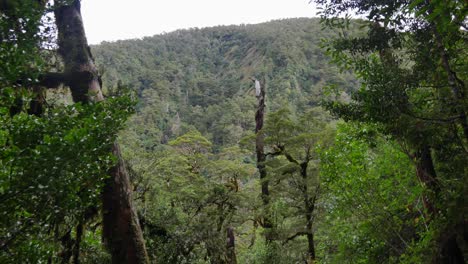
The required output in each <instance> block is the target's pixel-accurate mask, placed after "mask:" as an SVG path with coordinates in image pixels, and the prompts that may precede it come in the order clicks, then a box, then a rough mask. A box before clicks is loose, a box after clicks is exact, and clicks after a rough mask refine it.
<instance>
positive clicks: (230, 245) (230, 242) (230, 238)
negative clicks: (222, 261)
mask: <svg viewBox="0 0 468 264" xmlns="http://www.w3.org/2000/svg"><path fill="white" fill-rule="evenodd" d="M226 235H227V240H226V241H227V243H226V251H227V253H226V255H227V256H226V257H227V264H237V256H236V237H235V236H234V229H233V228H232V227H228V228H227V229H226Z"/></svg>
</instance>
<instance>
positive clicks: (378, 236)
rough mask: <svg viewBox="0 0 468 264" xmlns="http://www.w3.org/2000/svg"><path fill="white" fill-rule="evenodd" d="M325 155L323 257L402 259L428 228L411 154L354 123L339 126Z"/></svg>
mask: <svg viewBox="0 0 468 264" xmlns="http://www.w3.org/2000/svg"><path fill="white" fill-rule="evenodd" d="M321 156H322V163H321V166H320V167H321V172H322V174H321V175H322V181H323V184H324V189H325V190H326V192H325V196H324V197H323V198H322V201H323V205H322V206H323V210H325V211H327V212H328V214H327V215H326V216H325V219H324V220H323V222H322V223H321V226H320V227H321V228H319V229H318V230H319V234H318V235H319V237H318V240H319V241H320V242H324V243H320V242H319V243H318V245H321V246H320V250H321V251H322V254H320V255H321V256H323V262H324V263H387V262H388V263H399V261H398V260H399V257H400V256H401V255H403V254H404V253H405V252H407V251H409V250H410V249H411V246H412V243H413V238H414V237H415V233H416V234H418V236H420V235H424V233H425V232H428V230H427V228H428V227H427V226H425V225H426V224H425V221H426V219H425V215H424V213H423V212H424V210H425V209H424V208H423V205H422V203H423V202H422V196H421V195H422V187H421V185H420V184H419V182H418V181H417V180H416V178H415V177H414V176H413V174H414V169H413V168H412V166H413V165H412V164H411V162H410V161H409V159H408V157H407V156H406V154H405V153H403V152H402V150H401V148H400V146H398V145H397V144H396V143H395V142H394V141H393V140H391V139H388V138H385V137H383V136H382V135H380V134H379V133H378V132H376V129H375V127H372V126H365V125H362V124H360V125H359V124H353V123H350V124H340V125H339V127H338V132H337V136H336V139H335V144H334V146H333V147H331V148H328V149H324V150H323V151H322V154H321ZM332 241H334V242H332ZM330 242H332V243H330ZM337 249H338V250H337ZM335 250H337V252H336V253H333V252H334V251H335Z"/></svg>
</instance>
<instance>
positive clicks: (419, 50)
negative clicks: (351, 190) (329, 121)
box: [315, 0, 468, 263]
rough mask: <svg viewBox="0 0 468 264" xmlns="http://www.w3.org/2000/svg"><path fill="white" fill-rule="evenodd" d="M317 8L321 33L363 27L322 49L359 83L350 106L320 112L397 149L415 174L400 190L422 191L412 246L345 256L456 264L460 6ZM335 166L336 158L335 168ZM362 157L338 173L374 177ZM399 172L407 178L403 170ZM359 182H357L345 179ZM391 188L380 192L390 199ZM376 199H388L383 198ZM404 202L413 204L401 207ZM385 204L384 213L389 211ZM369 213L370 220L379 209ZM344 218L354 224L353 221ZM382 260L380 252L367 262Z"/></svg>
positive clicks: (461, 137) (467, 132)
mask: <svg viewBox="0 0 468 264" xmlns="http://www.w3.org/2000/svg"><path fill="white" fill-rule="evenodd" d="M315 2H317V3H318V4H319V5H320V7H321V8H322V18H323V22H324V25H325V26H326V27H331V28H335V29H337V30H340V31H342V32H344V33H345V32H346V30H347V29H349V28H351V27H350V23H349V22H350V20H349V16H348V17H346V15H349V14H359V15H361V16H362V17H365V18H366V20H365V21H362V22H361V23H362V24H363V25H364V26H365V29H366V30H367V32H366V33H365V34H363V35H360V36H350V35H347V34H341V35H340V36H339V37H338V38H336V39H332V40H329V41H328V43H326V44H325V46H326V47H327V50H328V53H329V55H331V57H332V60H333V61H334V62H335V63H337V64H338V65H340V66H341V67H342V68H343V69H346V70H347V69H352V70H354V71H355V72H356V73H357V75H358V77H359V78H360V80H361V81H362V86H361V88H360V89H359V90H357V91H356V92H354V93H353V94H352V100H351V101H350V102H343V101H341V102H340V101H337V100H333V101H327V102H326V103H325V104H326V106H327V108H328V109H329V110H330V111H331V112H332V113H334V114H335V115H336V116H338V117H341V118H343V119H345V120H346V121H358V122H359V126H358V127H360V129H361V130H363V129H367V128H368V126H369V125H370V126H371V127H373V128H374V130H376V132H381V133H383V134H384V135H387V136H388V137H389V138H391V141H392V142H396V143H398V145H400V146H401V149H402V150H403V151H404V152H405V154H406V155H407V156H408V158H409V160H411V161H413V162H414V167H415V170H414V172H413V175H411V174H408V175H406V176H405V178H402V179H401V180H400V182H402V183H405V184H404V186H408V184H409V180H410V179H411V178H414V179H418V180H419V181H420V182H421V185H422V187H423V188H422V191H421V190H419V189H417V188H416V189H415V188H409V189H408V194H411V195H415V194H419V193H421V192H422V194H421V196H422V197H423V198H422V199H423V200H424V205H425V206H424V207H425V208H424V210H422V209H420V210H421V211H424V214H426V219H424V220H422V219H421V217H420V216H418V215H409V216H408V217H409V219H406V221H410V220H411V219H412V221H422V222H424V223H425V224H426V225H427V226H428V227H427V229H426V230H423V231H424V232H423V231H421V230H419V229H418V228H416V231H417V232H416V233H415V234H414V235H413V238H412V240H411V242H412V243H407V242H408V241H407V240H408V238H405V237H404V236H403V237H402V239H401V240H402V242H401V243H400V244H399V246H402V245H404V246H402V248H398V247H395V245H392V243H389V242H388V241H387V240H386V239H385V238H383V237H379V238H374V239H373V240H371V242H370V243H368V244H365V240H363V241H360V240H358V242H357V244H360V245H361V246H360V249H365V248H366V247H365V246H364V245H369V246H371V247H372V248H368V250H367V251H364V252H363V253H362V254H361V253H359V254H351V253H350V255H349V256H353V257H354V256H356V257H358V258H360V259H361V260H360V261H362V262H368V261H371V262H372V261H379V262H380V263H381V262H382V259H375V258H374V259H369V258H368V257H364V256H367V255H366V254H371V252H374V253H375V252H378V250H379V248H380V251H382V252H383V251H385V252H389V253H386V256H384V257H382V258H383V259H384V260H385V261H386V262H390V263H391V262H396V261H406V262H408V263H415V262H434V263H443V262H447V261H449V262H450V261H455V262H454V263H463V262H464V261H463V258H464V256H463V253H462V251H465V252H466V245H465V244H461V243H459V242H457V240H460V241H461V240H462V238H461V237H460V236H459V235H458V234H459V233H460V229H459V226H460V225H463V223H464V220H463V218H464V217H463V216H462V215H465V214H466V212H465V211H466V210H465V209H466V208H465V207H461V206H460V205H461V202H460V201H461V200H463V198H462V197H465V196H466V190H463V188H464V187H461V186H464V185H466V184H464V182H466V177H467V175H466V162H467V160H466V157H467V156H466V149H467V139H468V125H467V118H466V116H467V115H466V112H467V110H468V108H467V106H468V105H467V99H466V94H467V93H466V80H467V74H466V73H467V71H466V65H467V56H466V52H464V47H466V44H467V40H468V38H467V35H466V30H465V29H466V25H465V24H466V23H465V22H462V21H465V20H466V15H467V6H466V3H465V2H463V1H448V2H447V1H419V0H415V1H391V2H388V1H370V2H369V1H359V0H357V1H354V0H352V1H335V0H318V1H315ZM342 90H345V87H343V88H342ZM352 134H355V132H353V133H351V135H352ZM353 142H354V143H353ZM392 142H391V143H392ZM349 144H350V147H353V148H357V150H358V149H360V148H361V147H363V148H362V149H360V150H359V151H358V152H357V153H364V151H365V148H368V147H365V146H362V145H361V144H358V145H356V141H355V140H353V141H350V143H349ZM392 144H395V143H392ZM384 146H386V144H384V145H382V143H381V142H379V141H378V142H375V146H372V147H371V149H375V148H377V149H381V151H389V150H390V149H385V148H382V147H384ZM344 150H346V149H344ZM345 153H346V152H345ZM335 155H337V154H335ZM338 157H339V156H337V157H336V159H335V161H337V162H338V161H339V159H337V158H338ZM365 157H366V156H363V155H362V154H359V155H358V154H354V155H352V156H351V157H350V160H351V161H353V160H354V159H357V160H356V162H357V163H350V164H348V165H346V166H347V170H348V169H349V173H353V170H354V169H358V171H360V170H362V169H365V170H367V169H369V168H372V167H369V168H368V167H364V168H359V167H358V168H355V166H353V165H354V164H359V166H361V164H366V160H362V158H365ZM335 161H332V163H333V162H335ZM394 162H396V161H394ZM462 163H463V164H465V165H461V164H462ZM345 164H346V163H345ZM398 164H399V165H392V166H394V168H405V167H402V166H403V164H401V162H400V163H398ZM376 165H378V167H376V171H378V172H388V167H389V166H390V165H386V164H385V163H381V164H376ZM448 168H450V169H448ZM339 169H340V168H337V169H335V170H339ZM405 170H408V171H409V168H407V167H406V169H405ZM405 170H403V171H402V172H404V171H405ZM343 173H344V172H343ZM359 177H360V176H359V175H356V176H355V177H354V178H353V179H354V180H355V179H359ZM405 179H406V181H405ZM354 180H353V181H354ZM380 183H385V179H380V180H379V183H375V185H374V186H378V184H380ZM353 184H354V182H353ZM392 186H393V185H388V186H387V185H385V186H384V187H385V189H388V190H390V189H392ZM363 187H366V186H363ZM371 187H372V186H368V187H366V188H369V189H365V190H366V192H365V194H366V193H369V190H372V189H373V188H371ZM392 190H394V189H392ZM379 192H382V190H381V191H379ZM344 193H346V192H344ZM397 193H399V192H397ZM411 195H410V196H407V197H411ZM382 197H383V198H384V199H387V198H386V194H385V193H384V194H383V195H382ZM403 197H405V195H404V193H399V194H398V195H397V196H396V197H395V198H394V199H395V200H398V199H402V198H403ZM413 199H414V198H413ZM375 200H376V199H374V200H372V201H375ZM409 201H411V199H410V200H408V201H406V202H407V203H408V202H409ZM384 202H385V201H384ZM401 202H402V203H405V201H401ZM387 203H388V201H387V202H385V203H384V204H385V205H386V206H387ZM407 203H406V204H407ZM371 205H372V206H374V210H375V211H378V207H376V206H377V205H374V204H371ZM390 205H392V204H391V203H390ZM390 208H391V207H390ZM461 208H465V209H461ZM360 211H362V210H360ZM395 213H397V212H393V214H395ZM351 216H352V217H358V214H357V213H354V214H352V215H351ZM400 218H401V217H400ZM400 220H401V219H400ZM393 221H396V220H393ZM401 223H405V222H404V221H396V222H395V223H394V224H395V226H396V227H402V226H401ZM366 229H367V230H370V229H368V228H366V227H359V230H361V231H365V230H366ZM403 229H404V228H403ZM372 232H374V231H372ZM379 232H380V234H385V233H384V232H381V231H379ZM370 233H371V232H369V234H370ZM394 233H397V234H398V232H394ZM457 237H458V238H457ZM358 238H360V237H359V236H358ZM404 240H406V242H405V241H404ZM448 241H455V242H453V243H452V242H448ZM369 250H370V251H369ZM375 250H377V251H375ZM341 252H345V251H339V254H341ZM339 254H338V255H339ZM360 255H362V256H363V257H362V258H361V257H359V256H360ZM380 255H381V254H380V253H378V254H377V255H375V256H380ZM349 256H347V258H349ZM369 256H372V255H369ZM449 259H451V260H449Z"/></svg>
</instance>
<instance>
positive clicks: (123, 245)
mask: <svg viewBox="0 0 468 264" xmlns="http://www.w3.org/2000/svg"><path fill="white" fill-rule="evenodd" d="M55 4H56V9H55V19H56V24H57V28H58V46H59V49H58V52H59V54H60V55H61V57H62V58H63V61H64V65H65V72H64V76H67V77H68V78H67V83H66V84H67V85H68V86H69V87H70V90H71V93H72V96H73V100H74V101H75V102H81V103H88V102H99V101H102V100H104V97H103V95H102V92H101V84H100V79H99V75H98V71H97V69H96V66H95V65H94V60H93V57H92V54H91V51H90V49H89V46H88V43H87V39H86V35H85V31H84V27H83V21H82V18H81V11H80V1H79V0H75V1H73V2H72V3H70V4H68V3H61V2H58V1H56V2H55ZM112 152H113V154H114V155H115V156H117V158H118V164H117V165H116V166H115V167H113V168H112V169H111V170H110V172H109V173H110V178H109V179H108V180H107V181H106V184H105V187H104V190H103V197H102V198H103V218H104V219H103V225H104V228H103V229H104V232H103V237H104V241H105V243H106V245H107V246H108V248H109V250H110V252H111V254H112V263H148V262H149V260H148V255H147V253H146V248H145V243H144V240H143V235H142V231H141V228H140V225H139V222H138V217H137V215H136V212H135V209H134V206H133V202H132V196H131V193H132V188H131V184H130V179H129V176H128V174H127V171H126V169H125V165H124V162H123V160H122V157H121V154H120V148H119V146H118V144H117V143H114V145H113V148H112Z"/></svg>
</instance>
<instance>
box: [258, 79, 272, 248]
mask: <svg viewBox="0 0 468 264" xmlns="http://www.w3.org/2000/svg"><path fill="white" fill-rule="evenodd" d="M256 81H257V80H254V82H256ZM256 88H258V87H256ZM256 97H257V103H258V105H257V111H256V113H255V134H256V138H255V153H256V156H257V169H258V172H259V174H260V183H261V198H262V202H263V206H264V209H265V211H264V213H263V223H262V226H263V228H264V229H265V239H266V241H267V243H269V242H271V241H272V240H273V237H272V231H273V230H272V229H273V224H272V222H271V219H270V216H269V209H268V206H269V204H270V191H269V181H268V180H267V171H266V166H265V161H266V155H265V137H264V135H263V132H262V131H261V130H262V128H263V122H264V115H265V87H264V84H263V85H260V92H259V93H258V91H257V92H256Z"/></svg>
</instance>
